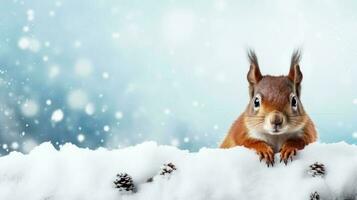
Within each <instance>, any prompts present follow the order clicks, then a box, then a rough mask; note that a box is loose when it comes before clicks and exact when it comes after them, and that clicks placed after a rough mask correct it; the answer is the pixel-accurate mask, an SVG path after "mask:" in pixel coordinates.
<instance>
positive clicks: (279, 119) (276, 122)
mask: <svg viewBox="0 0 357 200" xmlns="http://www.w3.org/2000/svg"><path fill="white" fill-rule="evenodd" d="M283 120H284V118H283V116H282V115H281V114H274V115H273V117H272V118H271V119H270V123H271V124H272V125H273V126H274V127H279V126H281V125H283Z"/></svg>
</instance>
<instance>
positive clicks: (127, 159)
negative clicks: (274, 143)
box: [0, 142, 357, 200]
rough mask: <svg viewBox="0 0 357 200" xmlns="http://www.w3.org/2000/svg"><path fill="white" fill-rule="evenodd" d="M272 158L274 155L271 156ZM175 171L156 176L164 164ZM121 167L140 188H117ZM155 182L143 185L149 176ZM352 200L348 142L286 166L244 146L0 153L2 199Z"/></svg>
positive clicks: (354, 178)
mask: <svg viewBox="0 0 357 200" xmlns="http://www.w3.org/2000/svg"><path fill="white" fill-rule="evenodd" d="M275 156H276V157H275V158H276V160H278V158H279V154H276V155H275ZM168 162H172V163H174V164H175V165H176V167H177V170H176V171H174V172H173V173H172V174H171V175H169V176H160V175H158V173H159V171H160V168H161V166H162V165H163V164H165V163H168ZM315 162H320V163H323V164H324V165H325V166H326V175H325V177H323V178H321V177H311V175H309V174H308V173H307V170H308V169H309V165H311V164H313V163H315ZM120 172H126V173H128V174H129V175H131V176H132V177H133V179H134V182H135V184H136V188H137V192H136V193H132V194H130V193H129V194H124V193H121V192H119V191H118V189H116V188H114V184H113V181H114V180H115V177H116V174H117V173H120ZM152 176H153V177H154V181H153V182H151V183H146V180H147V179H148V178H149V177H152ZM315 191H317V192H318V193H319V194H320V197H321V199H354V198H356V195H357V146H355V145H349V144H346V143H343V142H341V143H335V144H320V143H315V144H311V145H308V146H307V147H306V148H305V149H304V150H302V151H299V152H298V155H297V156H296V157H295V160H294V161H293V162H291V163H288V165H287V166H285V165H284V164H283V163H276V164H275V166H274V167H270V168H268V167H267V166H266V165H265V164H264V163H263V162H259V159H258V156H257V155H256V154H255V153H254V152H253V151H251V150H248V149H246V148H243V147H236V148H232V149H224V150H223V149H208V148H203V149H201V150H200V151H199V152H194V153H190V152H188V151H184V150H180V149H177V148H176V147H171V146H161V145H157V144H156V143H155V142H145V143H143V144H140V145H136V146H132V147H127V148H123V149H117V150H107V149H104V148H100V149H97V150H89V149H82V148H78V147H76V146H75V145H72V144H66V145H64V146H63V147H62V148H61V149H60V150H56V149H55V148H54V147H53V146H52V145H51V144H50V143H43V144H41V145H39V146H38V147H36V148H35V149H34V150H32V151H31V152H30V153H29V154H27V155H24V154H21V153H18V152H13V153H10V154H9V155H7V156H4V157H1V158H0V199H4V200H5V199H6V200H24V199H26V200H137V199H145V200H161V199H162V200H171V199H172V200H210V199H217V200H230V199H240V200H244V199H309V196H310V194H311V193H312V192H315Z"/></svg>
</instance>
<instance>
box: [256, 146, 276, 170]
mask: <svg viewBox="0 0 357 200" xmlns="http://www.w3.org/2000/svg"><path fill="white" fill-rule="evenodd" d="M257 154H258V155H259V161H260V162H262V160H264V161H265V164H266V165H267V167H270V166H271V167H273V166H274V151H273V150H272V149H270V148H268V149H264V150H260V151H257Z"/></svg>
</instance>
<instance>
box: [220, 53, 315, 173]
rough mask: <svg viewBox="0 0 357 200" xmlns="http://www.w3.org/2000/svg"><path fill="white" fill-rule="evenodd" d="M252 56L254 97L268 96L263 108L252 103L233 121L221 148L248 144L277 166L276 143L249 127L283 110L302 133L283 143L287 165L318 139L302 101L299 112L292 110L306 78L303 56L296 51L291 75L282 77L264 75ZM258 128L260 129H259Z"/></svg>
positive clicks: (265, 97) (251, 88)
mask: <svg viewBox="0 0 357 200" xmlns="http://www.w3.org/2000/svg"><path fill="white" fill-rule="evenodd" d="M298 53H299V52H298ZM250 54H252V52H250ZM253 54H254V52H253ZM249 56H251V55H249ZM249 58H250V59H252V58H253V59H254V60H253V61H252V60H250V61H251V68H250V72H249V73H248V76H247V77H248V81H249V83H250V96H251V98H253V97H254V95H255V94H256V93H259V94H262V96H263V98H264V101H263V102H262V106H261V107H262V108H261V110H259V111H258V112H256V113H255V112H254V110H253V109H252V108H253V107H252V106H253V105H252V102H250V103H249V105H248V106H247V108H246V110H245V112H243V113H242V114H241V115H240V116H239V117H238V119H237V120H236V121H235V122H234V123H233V125H232V127H231V128H230V130H229V133H228V134H227V136H226V137H225V139H224V141H223V142H222V144H221V145H220V148H231V147H235V146H244V147H247V148H249V149H253V150H255V151H256V152H257V154H258V155H259V156H260V159H264V160H265V161H266V163H267V164H268V166H269V165H273V164H274V153H276V151H275V150H274V148H273V146H271V145H272V144H269V143H268V142H267V141H264V140H261V139H257V138H253V137H251V136H250V134H249V133H250V131H251V130H249V128H248V127H249V126H248V124H254V123H256V122H260V123H261V122H262V121H263V118H265V117H266V116H267V114H268V113H271V112H281V113H284V114H285V115H286V116H287V120H290V121H288V122H286V123H288V125H289V126H290V127H291V128H297V129H298V132H299V137H297V136H296V137H291V138H288V139H286V140H284V143H283V144H282V145H281V149H280V161H284V162H285V164H286V163H287V162H288V160H289V159H291V160H292V158H293V156H294V155H296V153H297V151H298V150H301V149H303V148H304V147H305V146H306V145H308V144H309V143H312V142H314V141H316V138H317V133H316V130H315V127H314V124H313V122H312V120H311V119H310V118H309V116H308V115H307V114H306V113H305V111H304V109H303V107H302V104H301V102H300V100H299V104H301V105H299V107H298V110H297V111H296V113H294V112H293V111H291V109H290V99H289V95H290V94H291V93H295V94H297V96H300V83H301V80H302V73H301V72H300V68H299V66H298V61H299V60H300V55H299V54H298V55H297V53H294V55H293V58H292V64H291V68H290V72H289V75H288V76H278V77H275V76H262V75H261V74H260V70H259V67H258V62H257V59H256V56H255V54H254V57H249ZM289 123H290V124H289ZM300 127H301V128H300ZM257 130H259V129H258V128H257ZM294 130H295V129H294ZM295 132H297V131H295ZM284 134H289V133H284ZM269 137H275V136H269Z"/></svg>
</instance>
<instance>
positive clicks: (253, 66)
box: [247, 50, 263, 85]
mask: <svg viewBox="0 0 357 200" xmlns="http://www.w3.org/2000/svg"><path fill="white" fill-rule="evenodd" d="M248 59H249V63H250V69H249V72H248V74H247V79H248V82H249V84H250V85H255V84H257V83H258V82H259V81H260V80H261V79H262V78H263V76H262V74H261V73H260V69H259V65H258V59H257V56H256V55H255V52H254V51H253V50H248Z"/></svg>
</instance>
